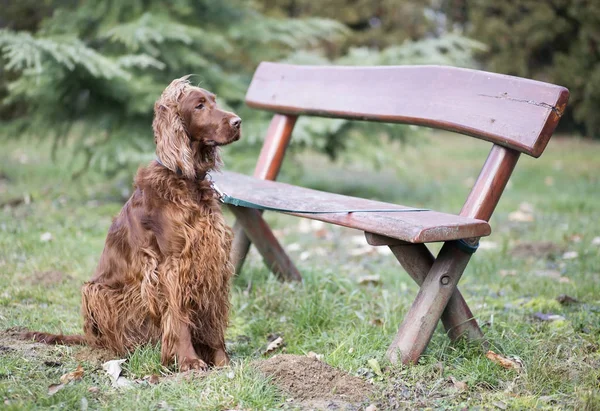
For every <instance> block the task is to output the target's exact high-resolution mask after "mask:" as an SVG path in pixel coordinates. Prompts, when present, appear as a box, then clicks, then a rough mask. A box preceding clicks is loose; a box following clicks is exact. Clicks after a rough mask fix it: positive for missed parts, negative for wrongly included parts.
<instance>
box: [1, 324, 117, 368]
mask: <svg viewBox="0 0 600 411" xmlns="http://www.w3.org/2000/svg"><path fill="white" fill-rule="evenodd" d="M25 331H28V330H27V329H25V328H18V327H15V328H9V329H7V330H4V331H0V355H2V354H9V353H10V354H16V355H20V356H21V357H23V358H29V359H34V360H39V361H40V362H43V363H44V365H46V366H48V367H55V366H58V365H60V361H61V360H62V358H63V357H64V356H65V353H64V351H63V350H56V348H57V346H56V345H49V344H43V343H38V342H33V341H31V340H23V339H22V338H21V337H20V336H19V335H20V334H21V333H22V332H25ZM70 352H71V353H72V357H73V358H74V359H75V360H76V361H78V362H86V363H89V364H92V365H94V366H101V365H102V364H103V363H104V362H106V361H108V360H114V359H115V358H117V356H116V355H115V354H113V353H112V352H110V351H107V350H103V349H99V348H92V347H87V346H71V351H70Z"/></svg>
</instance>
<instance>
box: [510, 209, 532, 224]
mask: <svg viewBox="0 0 600 411" xmlns="http://www.w3.org/2000/svg"><path fill="white" fill-rule="evenodd" d="M534 220H535V219H534V217H533V214H529V213H525V212H523V211H521V210H517V211H513V212H512V213H510V214H509V215H508V221H516V222H519V223H530V222H532V221H534Z"/></svg>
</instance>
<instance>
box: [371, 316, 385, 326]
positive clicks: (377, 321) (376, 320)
mask: <svg viewBox="0 0 600 411" xmlns="http://www.w3.org/2000/svg"><path fill="white" fill-rule="evenodd" d="M371 324H373V325H375V326H377V327H381V326H382V325H383V320H382V319H381V318H373V319H371Z"/></svg>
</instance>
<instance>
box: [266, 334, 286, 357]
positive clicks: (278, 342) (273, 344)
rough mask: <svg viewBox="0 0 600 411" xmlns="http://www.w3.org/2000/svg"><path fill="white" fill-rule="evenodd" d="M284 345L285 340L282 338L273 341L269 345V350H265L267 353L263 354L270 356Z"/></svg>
mask: <svg viewBox="0 0 600 411" xmlns="http://www.w3.org/2000/svg"><path fill="white" fill-rule="evenodd" d="M282 345H283V338H282V337H277V338H276V339H274V340H273V341H271V342H270V343H269V345H267V349H266V350H265V352H264V353H263V354H264V355H267V354H269V353H271V352H273V351H275V350H277V349H278V348H280V347H281V346H282Z"/></svg>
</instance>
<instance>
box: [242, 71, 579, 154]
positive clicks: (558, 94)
mask: <svg viewBox="0 0 600 411" xmlns="http://www.w3.org/2000/svg"><path fill="white" fill-rule="evenodd" d="M568 98H569V91H568V90H567V89H566V88H564V87H560V86H556V85H553V84H548V83H542V82H539V81H534V80H527V79H522V78H518V77H512V76H506V75H501V74H494V73H487V72H483V71H476V70H468V69H462V68H455V67H442V66H384V67H342V66H296V65H289V64H279V63H266V62H265V63H261V64H260V66H259V67H258V69H257V70H256V72H255V73H254V77H253V79H252V84H251V85H250V88H249V89H248V93H247V95H246V103H247V104H248V105H249V106H250V107H254V108H258V109H263V110H268V111H273V112H276V113H281V114H288V115H294V116H297V115H312V116H321V117H338V118H349V119H356V120H369V121H383V122H390V123H406V124H415V125H421V126H427V127H433V128H439V129H444V130H451V131H456V132H459V133H462V134H466V135H470V136H473V137H477V138H480V139H484V140H488V141H491V142H493V143H494V144H497V145H501V146H504V147H508V148H512V149H514V150H517V151H519V152H522V153H526V154H529V155H531V156H534V157H539V156H540V155H541V154H542V152H543V151H544V149H545V148H546V145H547V143H548V140H549V139H550V136H551V135H552V133H553V132H554V129H555V128H556V125H557V124H558V121H559V119H560V117H561V116H562V113H563V110H564V108H565V106H566V104H567V100H568Z"/></svg>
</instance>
